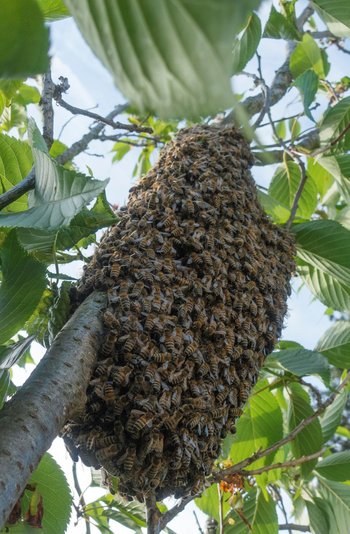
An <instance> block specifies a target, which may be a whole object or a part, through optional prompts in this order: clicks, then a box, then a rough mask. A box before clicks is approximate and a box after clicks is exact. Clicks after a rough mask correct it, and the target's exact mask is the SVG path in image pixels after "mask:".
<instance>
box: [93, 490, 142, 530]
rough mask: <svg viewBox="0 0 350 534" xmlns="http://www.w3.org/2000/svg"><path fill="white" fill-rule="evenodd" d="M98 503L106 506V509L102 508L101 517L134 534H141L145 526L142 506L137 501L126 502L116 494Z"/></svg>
mask: <svg viewBox="0 0 350 534" xmlns="http://www.w3.org/2000/svg"><path fill="white" fill-rule="evenodd" d="M100 501H101V502H105V503H106V504H108V507H106V508H104V510H103V512H102V516H105V517H108V518H109V519H113V520H114V521H117V522H118V523H120V524H121V525H124V526H125V527H128V528H130V529H132V531H133V532H135V534H142V527H146V526H147V523H146V512H145V508H144V505H142V504H140V503H139V502H137V501H132V502H127V501H126V500H125V499H123V498H122V497H119V496H118V495H117V494H116V495H113V496H112V495H107V496H106V497H103V498H102V499H100Z"/></svg>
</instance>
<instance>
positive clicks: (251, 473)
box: [236, 449, 324, 476]
mask: <svg viewBox="0 0 350 534" xmlns="http://www.w3.org/2000/svg"><path fill="white" fill-rule="evenodd" d="M323 453H324V449H322V450H320V451H317V452H314V453H312V454H308V455H307V456H306V455H305V456H301V457H300V458H297V459H296V460H290V461H289V462H278V463H277V464H272V465H266V466H265V467H260V469H251V470H250V471H247V470H245V469H242V470H241V471H238V472H237V471H236V473H237V474H239V475H244V476H255V475H261V473H265V472H266V471H272V470H273V469H286V468H287V467H288V468H289V467H296V466H297V465H300V464H303V463H305V462H309V461H310V460H315V458H318V457H319V456H321V455H322V454H323Z"/></svg>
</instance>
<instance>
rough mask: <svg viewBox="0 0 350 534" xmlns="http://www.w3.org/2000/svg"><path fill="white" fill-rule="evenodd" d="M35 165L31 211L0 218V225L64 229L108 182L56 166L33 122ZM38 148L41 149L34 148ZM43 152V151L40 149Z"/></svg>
mask: <svg viewBox="0 0 350 534" xmlns="http://www.w3.org/2000/svg"><path fill="white" fill-rule="evenodd" d="M30 129H31V132H32V139H33V142H34V144H35V147H33V155H34V165H35V176H36V180H35V190H34V192H32V194H31V195H30V196H29V206H30V209H28V210H26V211H22V212H19V213H16V214H4V215H0V226H3V227H9V226H19V227H24V228H42V229H46V230H50V229H54V228H58V227H60V226H64V225H65V226H67V225H68V224H69V223H70V221H71V220H72V219H73V217H74V216H75V215H76V214H77V213H79V212H80V210H81V209H82V208H83V207H84V206H85V205H86V204H88V203H89V202H90V201H91V200H92V199H93V198H94V197H96V196H97V195H98V194H100V193H101V192H102V191H103V190H104V188H105V187H106V185H107V183H108V180H105V181H103V182H101V181H99V180H92V179H91V178H90V177H88V176H85V175H83V174H81V173H77V172H75V171H71V170H68V169H66V168H65V167H62V166H60V165H57V163H55V162H54V161H53V160H52V159H51V158H50V156H49V155H48V154H46V153H45V152H43V151H42V150H44V148H45V147H44V145H43V141H42V138H41V136H40V133H39V131H38V129H37V127H36V125H35V124H34V123H32V122H31V123H30ZM36 146H40V149H38V148H36ZM41 149H42V150H41Z"/></svg>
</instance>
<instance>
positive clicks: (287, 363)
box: [266, 348, 329, 381]
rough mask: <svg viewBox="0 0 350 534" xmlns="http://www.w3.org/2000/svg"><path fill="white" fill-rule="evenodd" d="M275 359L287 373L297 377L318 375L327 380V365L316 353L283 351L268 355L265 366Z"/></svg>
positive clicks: (295, 350)
mask: <svg viewBox="0 0 350 534" xmlns="http://www.w3.org/2000/svg"><path fill="white" fill-rule="evenodd" d="M273 359H276V360H277V361H278V362H279V363H280V365H281V366H282V367H283V368H284V369H286V370H287V371H289V372H291V373H293V374H294V375H297V376H307V375H313V374H318V375H320V376H321V377H322V378H324V379H325V380H326V381H327V380H328V379H329V365H328V362H327V360H326V358H324V357H323V356H322V355H321V354H319V353H318V352H315V351H312V350H307V349H304V348H301V349H285V350H280V351H278V352H273V353H272V354H270V355H269V356H268V358H267V360H266V365H268V364H269V361H270V360H273Z"/></svg>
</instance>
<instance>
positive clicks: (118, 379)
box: [111, 365, 133, 387]
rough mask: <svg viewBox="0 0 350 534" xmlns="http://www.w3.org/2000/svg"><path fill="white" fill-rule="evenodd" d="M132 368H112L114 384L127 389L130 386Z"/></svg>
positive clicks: (126, 366)
mask: <svg viewBox="0 0 350 534" xmlns="http://www.w3.org/2000/svg"><path fill="white" fill-rule="evenodd" d="M132 371H133V369H132V367H129V366H128V365H125V366H123V367H114V368H112V372H111V378H112V380H113V382H114V383H115V384H116V385H117V386H119V387H125V386H127V385H128V384H129V380H130V375H131V373H132Z"/></svg>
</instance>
